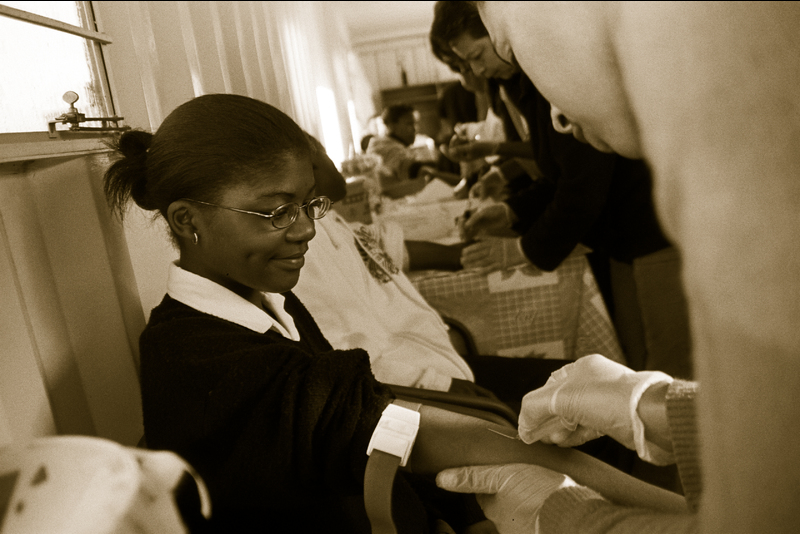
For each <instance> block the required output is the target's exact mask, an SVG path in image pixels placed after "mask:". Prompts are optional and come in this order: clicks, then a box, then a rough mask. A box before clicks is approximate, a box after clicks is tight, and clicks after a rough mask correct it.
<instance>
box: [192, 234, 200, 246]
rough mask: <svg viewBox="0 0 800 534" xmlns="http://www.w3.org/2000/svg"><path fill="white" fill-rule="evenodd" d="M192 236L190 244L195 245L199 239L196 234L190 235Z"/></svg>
mask: <svg viewBox="0 0 800 534" xmlns="http://www.w3.org/2000/svg"><path fill="white" fill-rule="evenodd" d="M192 235H193V236H194V239H193V240H192V243H193V244H195V245H196V244H197V242H198V241H199V240H200V238H199V237H198V236H197V232H194V233H192Z"/></svg>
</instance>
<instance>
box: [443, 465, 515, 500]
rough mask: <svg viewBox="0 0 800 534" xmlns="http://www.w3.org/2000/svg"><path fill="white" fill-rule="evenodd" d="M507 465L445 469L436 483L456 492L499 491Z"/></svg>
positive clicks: (489, 492)
mask: <svg viewBox="0 0 800 534" xmlns="http://www.w3.org/2000/svg"><path fill="white" fill-rule="evenodd" d="M504 467H506V466H505V465H477V466H471V467H454V468H451V469H445V470H444V471H441V472H439V473H438V474H437V475H436V485H437V486H439V487H440V488H442V489H444V490H447V491H452V492H455V493H483V494H493V493H497V492H498V490H499V489H500V487H501V485H502V482H503V480H502V477H501V475H502V474H503V468H504ZM506 471H507V470H506Z"/></svg>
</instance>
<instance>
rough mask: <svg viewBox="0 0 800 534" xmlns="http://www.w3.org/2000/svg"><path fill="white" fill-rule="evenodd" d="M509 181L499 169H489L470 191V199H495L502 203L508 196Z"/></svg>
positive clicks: (493, 167)
mask: <svg viewBox="0 0 800 534" xmlns="http://www.w3.org/2000/svg"><path fill="white" fill-rule="evenodd" d="M507 186H508V181H507V180H506V178H505V176H503V171H502V170H500V168H499V167H495V166H492V167H489V170H488V171H486V172H485V173H484V174H483V175H482V176H481V177H480V178H478V181H477V182H476V183H475V185H473V186H472V187H471V188H470V190H469V197H470V198H473V199H477V200H484V199H486V198H493V199H494V200H497V201H502V200H503V199H504V198H506V197H507V196H508V189H507Z"/></svg>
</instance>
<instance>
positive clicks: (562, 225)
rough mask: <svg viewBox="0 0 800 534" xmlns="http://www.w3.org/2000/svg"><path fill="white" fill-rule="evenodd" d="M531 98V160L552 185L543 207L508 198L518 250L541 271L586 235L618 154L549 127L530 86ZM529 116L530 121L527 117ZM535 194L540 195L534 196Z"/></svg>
mask: <svg viewBox="0 0 800 534" xmlns="http://www.w3.org/2000/svg"><path fill="white" fill-rule="evenodd" d="M528 91H530V92H532V93H533V97H532V99H533V100H534V102H532V103H531V105H530V106H529V107H528V109H529V111H528V115H535V116H529V117H528V121H529V122H530V123H532V124H531V130H532V131H531V143H532V144H533V146H534V153H535V154H536V163H537V165H538V166H539V169H540V170H541V172H542V175H543V176H544V178H545V179H546V180H547V181H548V182H549V183H551V184H554V187H555V190H554V192H553V193H552V196H551V197H550V198H549V199H548V200H549V202H547V203H546V204H545V205H544V206H543V207H542V203H541V200H540V199H537V201H536V202H535V203H534V204H532V205H525V204H524V203H522V202H519V201H516V202H514V203H509V206H510V207H511V208H512V209H513V210H514V213H515V215H516V216H517V218H518V219H519V222H518V224H517V225H515V230H517V231H518V232H519V233H520V234H522V241H521V244H522V249H523V251H524V252H525V256H526V257H527V258H528V260H530V262H531V263H533V264H534V265H536V266H537V267H539V268H540V269H542V270H545V271H552V270H553V269H555V268H556V267H558V266H559V265H560V264H561V262H562V261H564V259H566V257H567V256H569V254H570V253H572V251H573V250H574V249H575V246H576V245H577V244H578V243H580V242H581V240H582V239H583V238H585V237H586V236H587V234H588V233H589V231H590V229H591V228H592V226H593V225H594V224H595V222H597V220H598V218H599V217H600V215H601V214H602V212H603V209H604V207H605V205H606V203H607V202H608V195H609V191H610V189H611V184H612V180H613V179H614V173H615V172H616V170H617V169H616V164H617V160H618V158H619V156H617V155H616V154H606V153H602V152H600V151H598V150H596V149H595V148H593V147H592V146H591V145H588V144H586V143H581V142H580V141H578V140H576V139H575V138H574V137H573V136H571V135H564V134H560V133H558V132H556V131H555V129H554V128H553V126H552V121H551V118H550V104H549V102H547V100H545V99H544V97H542V96H541V95H540V94H538V91H536V89H535V88H534V87H533V86H532V85H530V87H529V88H528ZM534 120H535V123H534V122H533V121H534ZM540 198H541V197H540Z"/></svg>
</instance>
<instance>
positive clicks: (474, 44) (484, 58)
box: [449, 32, 517, 80]
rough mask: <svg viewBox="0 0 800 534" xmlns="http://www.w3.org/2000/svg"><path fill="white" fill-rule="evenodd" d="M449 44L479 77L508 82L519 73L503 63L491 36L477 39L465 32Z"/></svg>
mask: <svg viewBox="0 0 800 534" xmlns="http://www.w3.org/2000/svg"><path fill="white" fill-rule="evenodd" d="M449 44H450V48H452V49H453V51H454V52H455V53H456V54H458V56H459V57H460V58H461V59H463V60H464V61H466V62H467V63H469V66H470V68H471V69H472V72H474V73H475V74H476V75H478V76H481V77H483V78H500V79H503V80H507V79H509V78H511V77H512V76H513V75H514V74H516V72H517V68H516V67H515V66H514V65H512V64H510V63H508V62H506V61H503V59H501V58H500V56H498V55H497V53H496V52H495V50H494V46H492V41H491V39H490V38H489V36H485V37H481V38H479V39H475V38H474V37H472V36H470V35H469V33H466V32H465V33H462V34H461V36H460V37H459V38H458V39H456V40H454V41H452V42H451V43H449Z"/></svg>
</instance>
